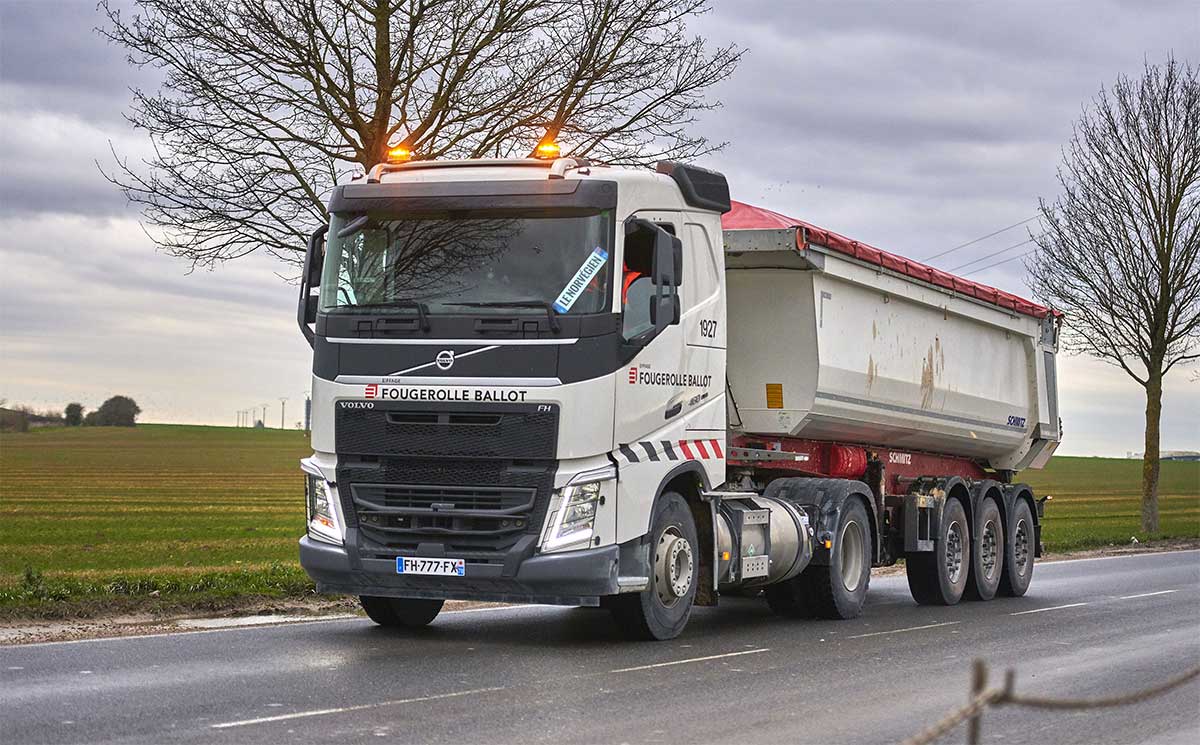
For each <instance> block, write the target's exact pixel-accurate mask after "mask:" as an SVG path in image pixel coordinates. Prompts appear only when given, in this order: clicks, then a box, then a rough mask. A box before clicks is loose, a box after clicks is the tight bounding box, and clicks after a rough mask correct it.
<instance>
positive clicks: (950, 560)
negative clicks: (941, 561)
mask: <svg viewBox="0 0 1200 745" xmlns="http://www.w3.org/2000/svg"><path fill="white" fill-rule="evenodd" d="M962 559H963V535H962V526H961V525H959V524H958V521H957V520H955V521H954V522H952V523H950V527H949V528H948V529H947V530H946V576H947V577H948V578H949V580H950V584H952V585H954V584H958V579H959V577H961V576H962Z"/></svg>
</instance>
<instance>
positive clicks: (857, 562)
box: [766, 498, 871, 619]
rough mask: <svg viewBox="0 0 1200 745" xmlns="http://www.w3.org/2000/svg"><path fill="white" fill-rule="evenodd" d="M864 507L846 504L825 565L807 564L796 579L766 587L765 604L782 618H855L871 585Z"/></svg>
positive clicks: (865, 509) (869, 545) (869, 530)
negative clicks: (782, 616)
mask: <svg viewBox="0 0 1200 745" xmlns="http://www.w3.org/2000/svg"><path fill="white" fill-rule="evenodd" d="M868 519H869V518H868V517H867V508H866V507H864V506H863V503H862V502H860V501H859V500H858V499H854V498H851V499H850V500H848V501H847V502H846V506H845V508H844V509H843V510H842V515H841V518H840V519H839V520H838V527H837V532H836V534H835V539H834V544H833V549H832V550H831V551H830V555H829V564H828V565H826V566H814V565H809V567H808V568H807V569H805V570H804V571H803V572H801V573H800V575H799V576H797V577H793V578H792V579H790V580H787V581H786V582H781V583H779V584H776V585H769V586H768V587H767V590H766V592H767V604H768V605H769V606H770V607H771V610H773V611H775V612H776V613H779V614H780V615H784V616H792V617H804V616H807V617H813V618H830V619H849V618H857V617H858V616H859V615H860V614H861V613H862V609H863V603H865V602H866V600H867V587H868V586H869V585H870V584H871V528H870V523H868V522H867V521H868Z"/></svg>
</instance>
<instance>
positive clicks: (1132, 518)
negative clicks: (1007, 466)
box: [1019, 457, 1200, 552]
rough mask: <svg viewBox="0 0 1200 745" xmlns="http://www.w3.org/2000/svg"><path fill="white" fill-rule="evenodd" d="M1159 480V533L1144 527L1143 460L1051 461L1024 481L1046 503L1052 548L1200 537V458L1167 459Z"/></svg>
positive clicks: (1045, 537)
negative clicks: (1150, 532)
mask: <svg viewBox="0 0 1200 745" xmlns="http://www.w3.org/2000/svg"><path fill="white" fill-rule="evenodd" d="M1161 465H1162V471H1161V474H1160V476H1159V484H1158V511H1159V532H1158V533H1155V534H1153V535H1147V534H1145V533H1143V532H1142V530H1141V489H1142V462H1141V461H1140V460H1131V459H1126V458H1067V457H1058V458H1053V459H1051V460H1050V463H1049V465H1048V466H1047V467H1046V468H1045V469H1043V470H1041V471H1025V472H1023V473H1022V474H1021V475H1020V476H1019V480H1021V481H1024V482H1026V483H1027V484H1029V485H1030V486H1032V487H1033V489H1034V492H1035V493H1036V494H1037V495H1038V496H1039V497H1040V496H1044V495H1046V494H1049V495H1051V496H1052V497H1053V499H1051V500H1050V501H1049V502H1048V503H1046V519H1045V523H1044V525H1045V527H1044V529H1043V531H1042V540H1043V542H1044V543H1045V544H1046V549H1047V550H1048V551H1052V552H1059V551H1072V550H1077V549H1086V548H1096V547H1100V546H1108V545H1110V544H1112V545H1126V544H1129V543H1130V538H1132V537H1135V536H1136V537H1137V539H1138V540H1139V541H1141V542H1145V541H1149V540H1162V539H1167V538H1200V463H1183V462H1172V461H1166V462H1163V463H1162V464H1161Z"/></svg>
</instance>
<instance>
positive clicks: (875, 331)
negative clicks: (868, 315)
mask: <svg viewBox="0 0 1200 745" xmlns="http://www.w3.org/2000/svg"><path fill="white" fill-rule="evenodd" d="M878 336H879V330H878V329H877V328H876V327H875V320H874V319H871V341H874V340H875V339H876V338H877V337H878Z"/></svg>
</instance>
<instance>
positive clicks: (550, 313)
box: [445, 300, 562, 334]
mask: <svg viewBox="0 0 1200 745" xmlns="http://www.w3.org/2000/svg"><path fill="white" fill-rule="evenodd" d="M445 305H461V306H463V307H465V308H541V309H542V310H544V311H546V316H547V317H548V318H549V319H550V330H551V331H553V332H554V333H556V334H557V333H558V332H560V331H562V325H561V324H559V322H558V314H556V313H555V312H554V306H553V305H551V304H550V301H549V300H491V301H486V302H477V303H445Z"/></svg>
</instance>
